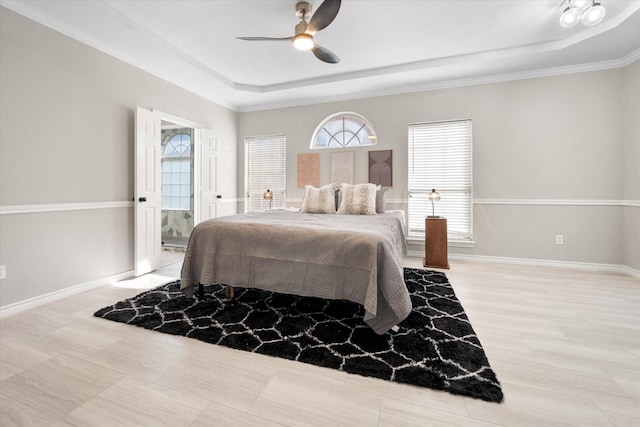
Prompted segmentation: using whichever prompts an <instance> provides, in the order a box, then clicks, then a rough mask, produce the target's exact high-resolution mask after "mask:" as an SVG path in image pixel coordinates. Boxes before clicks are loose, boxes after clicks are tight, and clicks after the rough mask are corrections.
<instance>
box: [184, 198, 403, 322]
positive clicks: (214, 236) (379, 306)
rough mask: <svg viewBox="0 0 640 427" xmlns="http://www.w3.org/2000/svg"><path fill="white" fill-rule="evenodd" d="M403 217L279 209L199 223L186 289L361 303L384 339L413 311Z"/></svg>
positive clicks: (187, 259)
mask: <svg viewBox="0 0 640 427" xmlns="http://www.w3.org/2000/svg"><path fill="white" fill-rule="evenodd" d="M405 253H406V243H405V236H404V213H403V212H401V211H395V212H388V213H383V214H377V215H336V214H333V215H327V214H310V213H301V212H292V211H289V210H272V211H265V212H247V213H243V214H238V215H232V216H228V217H221V218H216V219H211V220H208V221H204V222H202V223H200V224H198V225H197V226H196V227H195V229H194V230H193V232H192V233H191V236H190V238H189V243H188V245H187V249H186V253H185V258H184V263H183V266H182V272H181V285H180V287H181V289H182V291H183V292H184V293H185V294H187V295H190V296H191V295H193V292H194V285H197V284H211V283H221V284H226V285H229V286H233V287H251V288H257V289H262V290H268V291H273V292H280V293H287V294H295V295H303V296H313V297H319V298H327V299H344V300H349V301H353V302H356V303H358V304H361V305H362V306H363V307H364V309H365V314H364V321H365V322H366V323H367V324H368V325H369V326H370V327H371V328H372V329H373V330H374V331H375V332H376V333H378V334H384V333H385V332H387V331H388V330H389V329H391V328H392V327H394V326H395V325H397V324H398V323H400V322H401V321H402V320H403V319H405V318H406V317H407V316H408V314H409V313H410V312H411V301H410V298H409V293H408V291H407V288H406V285H405V283H404V278H403V268H402V257H403V255H404V254H405Z"/></svg>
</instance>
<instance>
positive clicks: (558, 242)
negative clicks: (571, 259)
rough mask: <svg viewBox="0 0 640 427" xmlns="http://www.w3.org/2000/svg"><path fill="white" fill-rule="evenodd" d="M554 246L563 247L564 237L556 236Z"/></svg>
mask: <svg viewBox="0 0 640 427" xmlns="http://www.w3.org/2000/svg"><path fill="white" fill-rule="evenodd" d="M556 245H564V236H563V235H562V234H558V235H557V236H556Z"/></svg>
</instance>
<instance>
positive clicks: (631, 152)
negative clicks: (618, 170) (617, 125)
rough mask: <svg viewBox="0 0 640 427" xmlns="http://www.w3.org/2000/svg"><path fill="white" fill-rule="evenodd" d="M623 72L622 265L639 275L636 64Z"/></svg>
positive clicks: (639, 95) (639, 64) (639, 89)
mask: <svg viewBox="0 0 640 427" xmlns="http://www.w3.org/2000/svg"><path fill="white" fill-rule="evenodd" d="M624 71H625V74H624V78H625V87H626V91H625V96H624V97H623V98H622V99H623V102H624V103H625V106H624V157H623V163H624V199H625V206H624V208H623V209H624V217H623V229H622V234H623V245H624V248H623V265H624V266H625V267H627V268H630V269H633V270H635V271H640V120H638V118H639V117H640V60H636V61H635V62H633V63H632V64H630V65H628V66H627V67H626V68H625V70H624Z"/></svg>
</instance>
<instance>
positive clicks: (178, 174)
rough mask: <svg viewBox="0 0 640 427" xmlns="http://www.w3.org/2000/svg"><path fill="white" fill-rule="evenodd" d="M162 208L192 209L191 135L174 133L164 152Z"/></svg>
mask: <svg viewBox="0 0 640 427" xmlns="http://www.w3.org/2000/svg"><path fill="white" fill-rule="evenodd" d="M162 209H171V210H183V209H184V210H189V209H191V136H190V135H189V134H187V133H178V134H176V135H173V136H172V137H171V139H169V141H167V143H166V145H165V146H164V151H163V153H162Z"/></svg>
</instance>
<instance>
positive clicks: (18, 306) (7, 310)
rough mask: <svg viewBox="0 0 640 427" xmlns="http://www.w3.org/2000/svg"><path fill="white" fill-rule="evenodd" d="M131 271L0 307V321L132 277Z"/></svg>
mask: <svg viewBox="0 0 640 427" xmlns="http://www.w3.org/2000/svg"><path fill="white" fill-rule="evenodd" d="M133 274H134V272H133V270H131V271H125V272H124V273H120V274H116V275H114V276H110V277H107V278H104V279H98V280H92V281H90V282H85V283H80V284H79V285H75V286H71V287H69V288H65V289H60V290H59V291H54V292H50V293H48V294H44V295H39V296H37V297H33V298H29V299H27V300H24V301H19V302H16V303H13V304H7V305H3V306H2V307H0V319H4V318H5V317H9V316H12V315H14V314H18V313H20V312H21V311H25V310H29V309H31V308H34V307H38V306H40V305H43V304H48V303H50V302H54V301H57V300H60V299H62V298H66V297H69V296H71V295H75V294H79V293H80V292H84V291H88V290H89V289H93V288H97V287H99V286H103V285H106V284H110V283H115V282H117V281H119V280H123V279H126V278H128V277H132V276H133Z"/></svg>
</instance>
